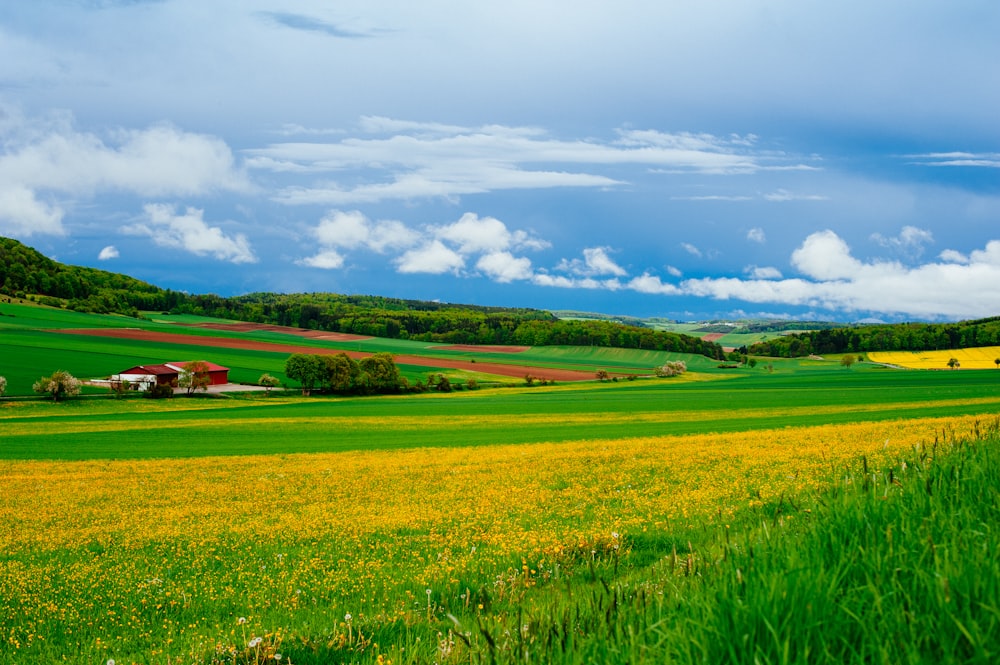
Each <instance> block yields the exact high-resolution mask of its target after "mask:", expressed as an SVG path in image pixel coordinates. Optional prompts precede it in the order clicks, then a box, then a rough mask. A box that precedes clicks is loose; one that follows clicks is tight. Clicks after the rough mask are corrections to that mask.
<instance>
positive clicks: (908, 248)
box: [871, 226, 934, 257]
mask: <svg viewBox="0 0 1000 665" xmlns="http://www.w3.org/2000/svg"><path fill="white" fill-rule="evenodd" d="M871 239H872V240H873V241H874V242H875V243H877V244H878V245H881V246H882V247H885V248H887V249H892V250H895V251H897V252H899V253H901V254H903V255H905V256H912V257H918V256H920V255H921V254H923V253H924V245H926V244H929V243H932V242H934V234H932V233H931V232H930V231H928V230H926V229H920V228H917V227H915V226H904V227H903V229H902V231H900V233H899V235H898V236H896V237H894V238H886V237H885V236H883V235H882V234H881V233H873V234H872V235H871Z"/></svg>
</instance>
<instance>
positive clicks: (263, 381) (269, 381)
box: [257, 373, 281, 395]
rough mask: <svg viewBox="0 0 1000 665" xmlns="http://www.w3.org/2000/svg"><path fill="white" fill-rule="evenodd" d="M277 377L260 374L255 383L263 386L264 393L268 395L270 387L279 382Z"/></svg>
mask: <svg viewBox="0 0 1000 665" xmlns="http://www.w3.org/2000/svg"><path fill="white" fill-rule="evenodd" d="M280 383H281V382H280V381H279V380H278V377H275V376H271V375H270V374H266V373H265V374H261V375H260V378H259V379H257V385H259V386H263V388H264V394H265V395H270V394H271V389H272V388H274V387H275V386H277V385H278V384H280Z"/></svg>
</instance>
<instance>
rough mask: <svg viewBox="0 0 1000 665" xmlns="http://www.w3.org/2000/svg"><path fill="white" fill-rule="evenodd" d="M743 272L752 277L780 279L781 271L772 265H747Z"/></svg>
mask: <svg viewBox="0 0 1000 665" xmlns="http://www.w3.org/2000/svg"><path fill="white" fill-rule="evenodd" d="M745 272H746V274H747V275H749V276H750V277H751V278H752V279H781V271H780V270H778V269H777V268H774V267H772V266H747V268H746V271H745Z"/></svg>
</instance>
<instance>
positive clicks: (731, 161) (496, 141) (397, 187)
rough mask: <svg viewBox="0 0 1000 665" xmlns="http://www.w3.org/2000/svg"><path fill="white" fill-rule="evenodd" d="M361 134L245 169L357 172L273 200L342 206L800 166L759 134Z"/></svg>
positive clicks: (376, 125) (252, 162) (257, 160)
mask: <svg viewBox="0 0 1000 665" xmlns="http://www.w3.org/2000/svg"><path fill="white" fill-rule="evenodd" d="M361 130H362V133H361V134H360V135H352V136H348V137H345V138H342V139H341V140H338V141H329V142H297V143H278V144H274V145H270V146H268V147H265V148H259V149H254V150H250V151H248V154H249V158H248V161H247V165H248V166H250V167H252V168H260V169H270V170H273V171H277V172H289V171H301V172H315V173H320V172H329V173H338V172H350V173H351V174H353V175H354V176H357V175H358V174H361V175H362V178H363V181H362V182H352V183H340V182H336V181H334V182H323V183H320V184H318V185H314V186H295V187H288V188H286V189H284V190H283V191H281V192H280V193H279V194H278V195H277V196H276V197H275V200H277V201H280V202H283V203H288V204H309V203H312V204H327V205H345V204H353V203H362V202H367V203H371V202H376V201H382V200H386V199H411V198H421V197H444V198H453V197H457V196H461V195H464V194H477V193H485V192H491V191H497V190H505V189H541V188H554V187H584V188H594V187H600V188H604V187H616V186H619V185H623V184H625V183H624V182H623V181H622V180H620V179H619V178H617V177H613V176H610V175H607V174H603V173H599V172H595V171H599V170H600V169H602V168H603V167H606V166H609V165H636V166H645V167H648V168H651V169H654V170H659V171H661V172H664V173H675V172H677V173H701V174H731V173H752V172H756V171H759V170H762V169H765V168H770V166H769V165H772V164H774V165H780V166H782V167H783V168H784V167H787V163H788V162H792V161H794V160H793V159H792V158H791V157H789V156H788V155H785V154H781V153H774V152H768V151H766V150H762V149H759V148H757V147H756V145H755V144H756V142H757V138H756V137H754V136H750V137H738V136H730V137H717V136H713V135H710V134H686V133H677V134H668V133H663V132H658V131H654V130H619V132H618V134H619V136H618V139H617V140H614V141H600V140H597V139H575V140H562V139H555V138H552V137H550V136H548V135H547V134H546V133H545V132H543V131H541V130H539V129H537V128H533V127H504V126H496V125H493V126H486V127H462V126H455V125H445V124H436V123H418V122H411V121H405V120H394V119H391V118H381V117H364V118H362V119H361ZM371 134H378V136H376V137H371V136H370V135H371ZM541 165H543V166H541ZM540 166H541V167H540Z"/></svg>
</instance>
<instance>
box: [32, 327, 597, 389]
mask: <svg viewBox="0 0 1000 665" xmlns="http://www.w3.org/2000/svg"><path fill="white" fill-rule="evenodd" d="M51 332H57V333H65V334H69V335H89V336H91V337H111V338H114V339H130V340H140V341H145V342H158V343H162V344H186V345H191V346H208V347H214V348H220V349H246V350H250V351H269V352H271V353H288V354H292V353H315V354H320V355H334V354H337V353H346V354H347V355H348V356H350V357H351V358H355V359H358V358H364V357H365V356H370V355H372V354H370V353H361V352H359V351H341V350H340V349H323V348H319V347H315V346H297V345H295V344H278V343H272V342H259V341H256V340H250V339H236V338H228V337H207V336H204V337H203V336H201V335H183V334H179V333H158V332H152V331H149V330H140V329H138V328H79V329H61V330H53V331H51ZM325 334H330V333H325ZM394 358H395V360H396V362H397V363H399V364H401V365H414V366H417V367H443V368H449V369H462V370H468V371H470V372H482V373H483V374H496V375H498V376H510V377H516V378H523V377H524V376H525V375H528V374H530V375H531V376H533V377H535V378H536V379H545V380H547V381H591V380H593V379H594V373H593V372H581V371H576V370H566V369H553V368H550V367H529V366H526V365H505V364H500V363H479V362H471V361H462V360H452V359H449V358H427V357H424V356H410V355H394ZM167 360H169V359H167Z"/></svg>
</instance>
